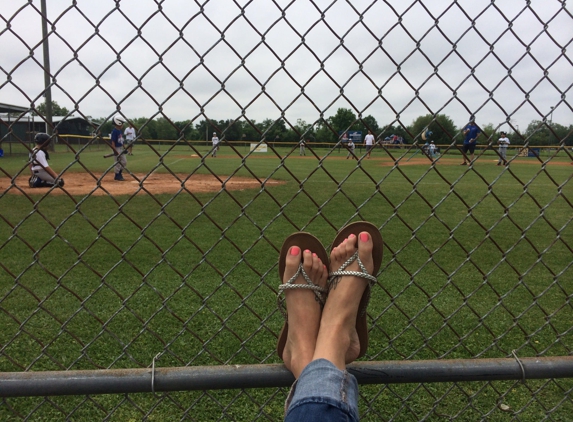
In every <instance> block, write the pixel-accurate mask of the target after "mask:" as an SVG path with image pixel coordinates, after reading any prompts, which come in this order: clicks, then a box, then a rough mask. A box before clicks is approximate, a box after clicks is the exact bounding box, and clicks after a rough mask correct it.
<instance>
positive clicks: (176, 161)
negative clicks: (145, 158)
mask: <svg viewBox="0 0 573 422" xmlns="http://www.w3.org/2000/svg"><path fill="white" fill-rule="evenodd" d="M183 160H185V158H180V159H179V160H175V161H173V162H171V163H169V164H167V165H168V166H170V165H172V164H175V163H178V162H179V161H183ZM157 168H159V167H157ZM156 171H157V169H155V170H153V171H152V172H151V173H150V174H149V176H153V173H155V172H156Z"/></svg>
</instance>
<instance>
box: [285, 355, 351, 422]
mask: <svg viewBox="0 0 573 422" xmlns="http://www.w3.org/2000/svg"><path fill="white" fill-rule="evenodd" d="M312 398H315V399H316V402H323V401H325V399H326V401H331V402H335V403H339V404H340V405H341V407H343V408H347V409H348V410H349V411H350V412H351V413H354V415H356V418H357V417H358V382H357V381H356V378H355V377H354V375H352V374H350V373H349V372H348V371H341V370H340V369H338V368H337V367H336V366H334V365H333V364H332V362H330V361H328V360H326V359H317V360H314V361H312V362H310V363H309V364H308V365H307V366H306V367H305V368H304V370H303V371H302V373H301V374H300V377H299V378H298V380H296V381H295V382H294V384H293V385H292V387H291V390H290V392H289V395H288V397H287V400H286V403H285V414H286V412H287V411H288V409H289V408H290V407H294V406H296V405H297V403H299V402H303V401H304V402H309V401H312Z"/></svg>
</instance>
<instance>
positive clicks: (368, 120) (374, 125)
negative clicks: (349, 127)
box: [359, 115, 380, 136]
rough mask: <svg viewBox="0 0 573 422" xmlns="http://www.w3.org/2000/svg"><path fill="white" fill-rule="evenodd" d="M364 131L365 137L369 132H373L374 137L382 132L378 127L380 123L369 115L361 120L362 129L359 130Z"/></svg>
mask: <svg viewBox="0 0 573 422" xmlns="http://www.w3.org/2000/svg"><path fill="white" fill-rule="evenodd" d="M359 130H361V131H362V135H363V136H365V135H366V133H368V130H371V131H372V133H373V134H374V136H377V135H378V132H379V131H380V127H379V126H378V122H377V121H376V119H375V118H374V116H371V115H368V116H366V117H363V118H362V120H361V128H360V129H359Z"/></svg>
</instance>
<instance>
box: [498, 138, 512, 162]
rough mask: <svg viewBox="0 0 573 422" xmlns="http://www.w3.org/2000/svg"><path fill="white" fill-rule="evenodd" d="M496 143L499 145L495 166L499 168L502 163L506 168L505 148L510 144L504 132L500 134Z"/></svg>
mask: <svg viewBox="0 0 573 422" xmlns="http://www.w3.org/2000/svg"><path fill="white" fill-rule="evenodd" d="M497 143H498V145H499V160H498V161H497V165H498V166H501V164H502V162H503V165H504V166H506V165H507V164H508V163H507V160H506V156H507V146H508V145H509V144H510V142H509V138H508V137H507V135H506V134H505V132H501V136H500V137H499V139H498V140H497Z"/></svg>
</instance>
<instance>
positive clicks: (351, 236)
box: [348, 234, 356, 239]
mask: <svg viewBox="0 0 573 422" xmlns="http://www.w3.org/2000/svg"><path fill="white" fill-rule="evenodd" d="M355 237H356V236H354V235H353V234H351V235H350V236H348V238H349V239H354V238H355Z"/></svg>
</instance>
